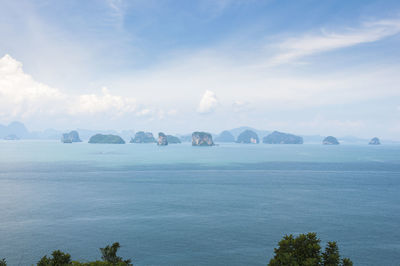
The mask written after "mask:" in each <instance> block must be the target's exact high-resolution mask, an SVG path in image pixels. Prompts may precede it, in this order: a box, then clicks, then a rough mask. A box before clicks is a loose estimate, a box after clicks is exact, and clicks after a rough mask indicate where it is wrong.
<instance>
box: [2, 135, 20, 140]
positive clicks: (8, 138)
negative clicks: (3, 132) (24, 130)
mask: <svg viewBox="0 0 400 266" xmlns="http://www.w3.org/2000/svg"><path fill="white" fill-rule="evenodd" d="M4 140H19V138H18V136H17V135H15V134H10V135H7V136H5V137H4Z"/></svg>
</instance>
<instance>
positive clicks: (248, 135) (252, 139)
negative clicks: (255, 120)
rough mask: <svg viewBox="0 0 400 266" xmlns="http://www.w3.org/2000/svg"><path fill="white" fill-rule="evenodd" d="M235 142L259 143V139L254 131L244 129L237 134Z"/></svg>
mask: <svg viewBox="0 0 400 266" xmlns="http://www.w3.org/2000/svg"><path fill="white" fill-rule="evenodd" d="M236 142H237V143H246V144H249V143H252V144H258V143H260V140H259V138H258V135H257V133H256V132H254V131H252V130H245V131H243V132H242V133H241V134H240V135H239V136H238V138H237V140H236Z"/></svg>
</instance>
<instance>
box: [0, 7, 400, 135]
mask: <svg viewBox="0 0 400 266" xmlns="http://www.w3.org/2000/svg"><path fill="white" fill-rule="evenodd" d="M399 47H400V2H399V1H398V0H396V1H392V0H384V1H383V0H382V1H372V0H362V1H361V0H360V1H357V0H354V1H340V0H338V1H333V0H326V1H320V0H316V1H314V0H299V1H286V0H263V1H256V0H198V1H184V0H176V1H169V0H143V1H138V0H131V1H128V0H87V1H80V0H68V1H67V0H65V1H50V0H29V1H28V0H19V1H8V0H0V124H7V123H9V122H11V121H21V122H23V123H25V124H26V126H27V127H28V128H29V129H32V130H43V129H46V128H55V129H63V130H64V129H65V130H66V129H76V128H85V129H99V130H100V129H102V130H103V129H115V130H123V129H125V130H135V131H139V130H145V131H153V132H158V131H164V132H166V133H171V134H172V133H175V134H176V133H181V134H183V133H190V132H192V131H194V130H203V131H209V132H212V133H218V132H220V131H222V130H225V129H231V128H235V127H239V126H251V127H255V128H258V129H263V130H270V131H272V130H278V131H283V132H290V133H296V134H302V135H317V134H318V135H334V136H348V135H352V136H358V137H363V138H372V137H374V136H378V137H381V138H386V139H392V140H400V49H399Z"/></svg>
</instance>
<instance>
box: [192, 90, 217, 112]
mask: <svg viewBox="0 0 400 266" xmlns="http://www.w3.org/2000/svg"><path fill="white" fill-rule="evenodd" d="M218 104H219V102H218V99H217V96H216V95H215V93H214V92H212V91H210V90H206V92H205V93H204V95H203V97H202V98H201V100H200V103H199V106H198V108H197V111H198V112H199V113H200V114H207V113H211V112H213V111H214V110H215V108H217V106H218Z"/></svg>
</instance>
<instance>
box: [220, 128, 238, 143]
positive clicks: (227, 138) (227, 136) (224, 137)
mask: <svg viewBox="0 0 400 266" xmlns="http://www.w3.org/2000/svg"><path fill="white" fill-rule="evenodd" d="M215 142H235V137H234V136H233V135H232V133H231V132H229V131H228V130H225V131H222V132H221V134H219V135H218V137H216V138H215Z"/></svg>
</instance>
